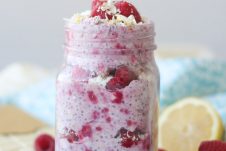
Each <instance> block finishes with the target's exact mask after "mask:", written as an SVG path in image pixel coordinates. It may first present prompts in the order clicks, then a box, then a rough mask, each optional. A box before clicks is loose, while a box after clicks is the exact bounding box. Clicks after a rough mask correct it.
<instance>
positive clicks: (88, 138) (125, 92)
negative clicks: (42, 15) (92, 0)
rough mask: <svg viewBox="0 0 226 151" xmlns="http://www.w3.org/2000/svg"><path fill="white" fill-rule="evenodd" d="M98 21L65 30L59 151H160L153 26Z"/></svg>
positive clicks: (59, 83) (58, 117) (59, 97)
mask: <svg viewBox="0 0 226 151" xmlns="http://www.w3.org/2000/svg"><path fill="white" fill-rule="evenodd" d="M97 19H98V18H96V17H84V18H83V20H82V21H80V22H79V23H77V22H76V23H75V22H73V21H72V20H68V21H67V22H66V25H65V63H64V66H63V69H62V71H61V72H60V74H59V75H58V78H57V102H56V151H157V132H158V124H157V123H158V97H159V94H158V93H159V73H158V68H157V66H156V63H155V59H154V54H153V50H154V49H155V48H156V46H155V44H154V36H155V32H154V25H153V23H152V22H150V21H145V22H143V23H140V24H135V25H130V26H126V25H122V24H114V25H112V24H111V25H110V24H107V23H106V22H102V19H99V20H97Z"/></svg>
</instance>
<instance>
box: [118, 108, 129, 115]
mask: <svg viewBox="0 0 226 151" xmlns="http://www.w3.org/2000/svg"><path fill="white" fill-rule="evenodd" d="M120 112H122V113H125V114H129V110H128V109H120Z"/></svg>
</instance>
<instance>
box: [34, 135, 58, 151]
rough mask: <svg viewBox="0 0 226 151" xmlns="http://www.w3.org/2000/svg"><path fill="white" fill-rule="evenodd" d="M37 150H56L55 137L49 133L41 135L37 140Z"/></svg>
mask: <svg viewBox="0 0 226 151" xmlns="http://www.w3.org/2000/svg"><path fill="white" fill-rule="evenodd" d="M34 145H35V151H54V150H55V141H54V138H53V137H52V136H50V135H48V134H42V135H39V136H38V137H37V138H36V140H35V144H34Z"/></svg>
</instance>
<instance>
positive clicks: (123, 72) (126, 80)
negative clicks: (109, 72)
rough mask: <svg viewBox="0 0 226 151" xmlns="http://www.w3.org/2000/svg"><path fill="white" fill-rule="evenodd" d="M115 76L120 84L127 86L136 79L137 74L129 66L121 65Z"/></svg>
mask: <svg viewBox="0 0 226 151" xmlns="http://www.w3.org/2000/svg"><path fill="white" fill-rule="evenodd" d="M115 77H116V78H118V82H119V84H120V86H122V87H126V86H128V85H129V84H130V82H131V81H133V80H136V79H137V76H136V75H135V74H134V72H132V71H131V70H130V69H129V68H128V67H127V66H120V67H119V68H118V69H117V70H116V72H115Z"/></svg>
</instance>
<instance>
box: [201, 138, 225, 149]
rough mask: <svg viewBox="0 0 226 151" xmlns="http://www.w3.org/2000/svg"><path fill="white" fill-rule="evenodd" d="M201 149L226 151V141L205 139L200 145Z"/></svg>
mask: <svg viewBox="0 0 226 151" xmlns="http://www.w3.org/2000/svg"><path fill="white" fill-rule="evenodd" d="M199 151H226V143H224V142H222V141H218V140H214V141H204V142H202V143H201V145H200V146H199Z"/></svg>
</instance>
